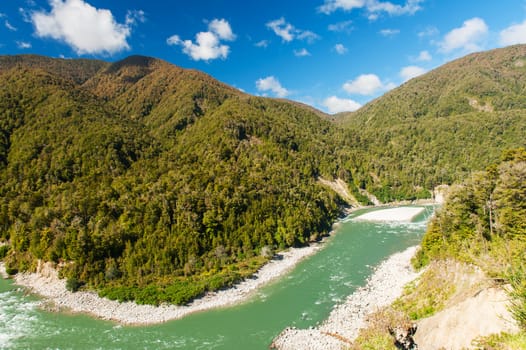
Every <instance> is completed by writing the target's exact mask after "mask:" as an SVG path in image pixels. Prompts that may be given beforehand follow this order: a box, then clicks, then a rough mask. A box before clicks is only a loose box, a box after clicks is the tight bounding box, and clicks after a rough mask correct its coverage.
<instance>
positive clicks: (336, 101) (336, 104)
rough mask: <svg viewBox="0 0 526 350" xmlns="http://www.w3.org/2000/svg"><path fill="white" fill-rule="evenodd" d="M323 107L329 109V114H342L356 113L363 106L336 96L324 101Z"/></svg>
mask: <svg viewBox="0 0 526 350" xmlns="http://www.w3.org/2000/svg"><path fill="white" fill-rule="evenodd" d="M323 106H325V107H326V108H327V110H328V111H329V113H331V114H334V113H340V112H354V111H356V110H357V109H359V108H360V107H362V105H361V104H360V103H358V102H356V101H354V100H351V99H346V98H339V97H336V96H330V97H327V98H326V99H325V100H324V101H323Z"/></svg>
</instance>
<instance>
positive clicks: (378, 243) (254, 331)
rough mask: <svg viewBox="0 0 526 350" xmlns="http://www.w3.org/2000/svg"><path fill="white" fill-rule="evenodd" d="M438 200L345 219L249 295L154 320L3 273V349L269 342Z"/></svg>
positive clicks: (406, 233) (311, 313) (228, 348)
mask: <svg viewBox="0 0 526 350" xmlns="http://www.w3.org/2000/svg"><path fill="white" fill-rule="evenodd" d="M432 210H433V209H432V207H427V210H426V211H425V212H424V213H422V214H420V215H419V216H418V217H417V218H416V219H415V220H413V222H411V223H373V222H364V221H354V220H353V217H355V216H356V215H359V214H362V213H363V211H358V212H355V213H353V214H351V215H350V216H349V217H348V218H346V219H344V220H342V221H341V222H340V223H339V225H338V228H337V229H336V231H335V234H334V235H333V237H331V238H330V239H329V240H328V241H327V243H326V244H325V247H324V248H323V249H322V250H321V251H319V252H318V253H317V254H315V255H314V256H311V257H309V258H308V259H306V260H304V261H302V262H301V263H300V264H298V265H297V267H296V268H295V269H294V270H293V271H292V272H290V273H289V274H287V275H286V276H285V277H283V278H281V279H279V280H278V281H276V282H274V283H272V284H270V285H268V286H266V287H264V288H262V289H261V290H260V291H259V292H258V293H256V294H255V295H254V297H253V298H251V299H250V300H249V301H247V302H245V303H243V304H240V305H237V306H234V307H229V308H225V309H218V310H212V311H206V312H201V313H198V314H193V315H190V316H187V317H185V318H183V319H181V320H176V321H171V322H167V323H164V324H160V325H154V326H141V327H138V326H136V327H131V326H120V325H117V324H115V323H112V322H107V321H101V320H97V319H94V318H91V317H89V316H87V315H78V314H76V315H71V314H67V313H53V312H47V311H43V310H41V309H40V308H39V307H38V299H37V298H35V297H33V296H29V295H25V294H24V292H23V290H22V289H20V288H17V287H16V286H13V285H12V283H11V281H8V280H3V279H1V278H0V349H192V350H194V349H225V350H236V349H240V350H241V349H243V350H245V349H253V350H257V349H261V350H263V349H268V346H269V344H270V343H271V341H272V339H273V338H274V337H275V336H276V335H277V334H279V333H280V332H281V331H282V330H283V328H285V327H287V326H295V327H298V328H308V327H309V326H314V325H316V324H317V323H318V322H320V321H322V320H323V319H325V318H327V316H328V314H329V313H330V311H331V309H332V308H333V306H334V305H335V304H336V303H339V302H341V301H342V300H344V299H345V297H346V296H347V295H349V294H351V293H352V292H353V291H354V290H355V289H356V288H357V287H359V286H361V285H364V284H365V281H366V279H367V277H368V276H369V275H370V274H371V272H372V270H373V268H374V266H376V265H377V264H378V263H380V262H381V261H382V260H384V259H385V258H387V257H388V256H389V255H391V254H393V253H395V252H398V251H401V250H404V249H405V248H407V247H409V246H412V245H416V244H418V243H419V242H420V240H421V238H422V235H423V233H424V231H425V227H426V223H427V220H428V218H429V217H430V215H431V214H432Z"/></svg>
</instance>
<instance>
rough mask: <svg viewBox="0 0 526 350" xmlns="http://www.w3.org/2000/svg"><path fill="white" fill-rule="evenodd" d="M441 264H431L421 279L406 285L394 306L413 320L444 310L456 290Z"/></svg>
mask: <svg viewBox="0 0 526 350" xmlns="http://www.w3.org/2000/svg"><path fill="white" fill-rule="evenodd" d="M442 267H443V266H439V264H434V265H431V266H430V267H429V268H428V269H427V270H426V271H425V272H424V273H423V274H422V276H420V278H419V279H417V280H416V281H413V282H411V283H409V284H408V285H406V286H405V289H404V293H403V294H402V296H401V297H400V298H398V299H397V300H396V301H395V302H394V304H393V308H394V309H395V310H399V311H401V312H404V313H406V314H407V315H409V317H410V318H411V319H412V320H418V319H421V318H424V317H428V316H431V315H433V314H434V313H436V312H437V311H440V310H442V309H443V308H444V307H445V305H446V302H447V300H448V299H449V298H450V297H451V296H452V295H453V293H454V292H455V284H454V281H453V280H452V279H451V277H450V276H448V274H447V273H446V270H444V269H443V268H442Z"/></svg>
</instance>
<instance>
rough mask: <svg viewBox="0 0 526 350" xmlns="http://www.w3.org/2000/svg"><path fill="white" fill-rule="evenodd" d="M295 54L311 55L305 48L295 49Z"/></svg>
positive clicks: (298, 55)
mask: <svg viewBox="0 0 526 350" xmlns="http://www.w3.org/2000/svg"><path fill="white" fill-rule="evenodd" d="M294 56H296V57H305V56H310V52H309V51H308V50H307V49H305V48H303V49H301V50H294Z"/></svg>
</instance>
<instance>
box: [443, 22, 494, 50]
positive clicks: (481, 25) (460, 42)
mask: <svg viewBox="0 0 526 350" xmlns="http://www.w3.org/2000/svg"><path fill="white" fill-rule="evenodd" d="M487 34H488V26H487V25H486V22H484V20H483V19H481V18H478V17H475V18H472V19H468V20H467V21H464V23H463V24H462V26H461V27H459V28H455V29H453V30H452V31H450V32H449V33H447V34H446V36H445V37H444V40H443V41H442V42H441V43H440V49H441V51H443V52H446V53H447V52H451V51H453V50H457V49H461V50H463V51H465V52H473V51H477V50H480V49H481V47H480V43H481V41H482V40H483V39H484V38H485V37H486V35H487Z"/></svg>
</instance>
